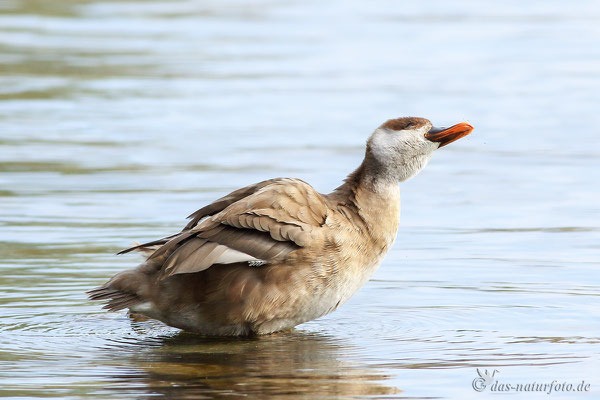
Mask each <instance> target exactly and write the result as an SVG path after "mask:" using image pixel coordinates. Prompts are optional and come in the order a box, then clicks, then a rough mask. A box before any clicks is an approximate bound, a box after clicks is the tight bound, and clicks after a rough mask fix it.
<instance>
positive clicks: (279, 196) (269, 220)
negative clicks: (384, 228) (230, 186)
mask: <svg viewBox="0 0 600 400" xmlns="http://www.w3.org/2000/svg"><path fill="white" fill-rule="evenodd" d="M327 212H328V208H327V204H326V203H325V200H324V199H323V197H322V196H321V195H320V194H319V193H317V192H316V191H315V190H314V189H313V188H312V187H311V186H310V185H308V184H307V183H305V182H303V181H301V180H298V179H282V178H279V179H272V180H269V181H264V182H261V183H258V184H256V185H252V186H247V187H245V188H242V189H239V190H236V191H234V192H232V193H230V194H229V195H227V196H225V197H222V198H221V199H219V200H217V201H215V202H214V203H212V204H210V205H208V206H206V207H203V208H201V209H199V210H198V211H196V212H195V213H193V214H192V215H191V216H190V218H192V220H191V221H190V223H189V224H188V225H187V226H186V227H185V228H184V230H183V231H182V232H181V233H180V234H178V235H174V236H170V237H167V238H165V239H161V240H158V241H154V242H150V243H152V244H153V245H156V244H162V245H161V246H160V247H159V248H158V249H157V250H156V251H154V253H153V254H152V255H151V256H150V257H149V259H154V260H156V261H159V262H162V270H163V277H168V276H171V275H174V274H184V273H195V272H200V271H203V270H205V269H207V268H210V267H212V266H214V265H218V264H228V263H238V262H254V261H259V262H261V263H262V262H266V263H273V262H275V261H277V260H280V259H283V258H284V257H285V256H286V255H287V254H289V253H290V252H293V251H295V250H298V249H299V248H301V247H306V246H310V245H311V243H312V242H311V240H313V241H315V242H318V241H319V240H318V239H319V235H321V233H320V231H321V230H320V229H319V228H321V227H322V226H323V225H324V223H325V221H326V219H327ZM142 246H143V245H142ZM163 260H164V261H163Z"/></svg>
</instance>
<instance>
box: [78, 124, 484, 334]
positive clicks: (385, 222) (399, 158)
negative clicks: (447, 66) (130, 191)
mask: <svg viewBox="0 0 600 400" xmlns="http://www.w3.org/2000/svg"><path fill="white" fill-rule="evenodd" d="M472 129H473V127H472V126H471V125H469V124H466V123H461V124H458V125H454V126H453V127H451V128H448V129H437V128H433V127H432V125H431V123H430V122H429V121H428V120H426V119H423V118H399V119H393V120H389V121H387V122H386V123H384V124H383V125H382V126H380V127H379V128H378V129H376V130H375V132H374V133H373V134H372V135H371V137H370V138H369V140H368V142H367V150H366V154H365V158H364V161H363V162H362V164H361V165H360V167H358V169H356V170H355V171H354V172H353V173H352V174H350V175H349V176H348V178H346V180H345V183H344V184H343V185H341V186H340V187H338V188H337V189H335V190H334V191H333V192H332V193H330V194H327V195H322V194H319V193H317V192H316V191H315V190H314V189H313V188H312V187H311V186H310V185H308V184H307V183H305V182H303V181H301V180H299V179H288V178H277V179H271V180H267V181H264V182H261V183H258V184H255V185H251V186H247V187H244V188H242V189H238V190H236V191H234V192H232V193H230V194H229V195H227V196H225V197H222V198H221V199H219V200H217V201H215V202H214V203H212V204H209V205H208V206H206V207H203V208H201V209H200V210H198V211H196V212H195V213H193V214H192V215H191V216H190V218H191V219H192V220H191V221H190V222H189V223H188V224H187V226H186V227H185V228H184V230H183V231H182V232H180V233H178V234H175V235H172V236H169V237H167V238H164V239H159V240H156V241H153V242H149V243H145V244H142V245H139V246H135V247H132V248H130V249H127V250H125V251H123V252H122V253H124V252H128V251H131V250H140V251H144V252H147V253H149V255H148V257H147V259H146V261H145V262H144V263H142V264H141V265H140V266H139V267H137V268H136V269H132V270H127V271H124V272H121V273H119V274H117V275H115V276H114V277H113V278H112V279H111V280H109V281H108V282H107V283H106V284H104V285H103V286H101V287H99V288H97V289H94V290H91V291H90V292H89V295H90V298H91V299H93V300H108V304H107V305H106V306H105V307H106V308H108V309H109V310H111V311H116V310H120V309H124V308H130V309H131V310H132V311H134V312H139V313H142V314H145V315H147V316H149V317H151V318H155V319H158V320H161V321H163V322H165V323H167V324H169V325H171V326H174V327H178V328H181V329H185V330H190V331H195V332H199V333H204V334H211V335H247V334H265V333H271V332H275V331H279V330H283V329H288V328H291V327H293V326H295V325H298V324H300V323H302V322H306V321H310V320H312V319H315V318H318V317H320V316H322V315H325V314H328V313H330V312H332V311H333V310H335V309H336V308H337V307H339V306H340V305H341V304H343V303H344V302H345V301H346V300H348V299H349V298H350V296H352V295H353V294H354V293H355V292H356V291H357V290H358V289H359V288H360V287H361V286H362V285H363V284H364V283H365V282H366V281H367V280H368V279H369V277H370V276H371V275H372V273H373V272H374V271H375V269H376V268H377V266H378V265H379V263H380V262H381V260H382V258H383V256H384V255H385V253H386V252H387V251H388V249H389V248H390V246H391V245H392V243H393V241H394V239H395V237H396V232H397V229H398V217H399V214H400V192H399V188H398V182H399V181H404V180H406V179H408V178H410V177H412V176H414V175H415V174H417V173H418V172H419V171H420V170H421V169H422V168H423V167H424V166H425V165H426V164H427V162H428V161H429V159H430V157H431V155H432V153H433V152H434V151H435V150H436V149H437V148H439V147H441V146H445V145H446V144H448V143H450V142H453V141H454V140H457V139H459V138H461V137H463V136H465V135H467V134H469V133H470V132H471V131H472Z"/></svg>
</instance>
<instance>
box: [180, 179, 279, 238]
mask: <svg viewBox="0 0 600 400" xmlns="http://www.w3.org/2000/svg"><path fill="white" fill-rule="evenodd" d="M284 180H285V178H275V179H269V180H266V181H262V182H259V183H255V184H254V185H249V186H246V187H243V188H241V189H238V190H234V191H233V192H231V193H229V194H228V195H226V196H223V197H221V198H220V199H217V200H215V201H213V202H212V203H210V204H209V205H207V206H204V207H202V208H201V209H199V210H197V211H195V212H193V213H192V214H190V215H189V216H188V218H190V222H188V224H187V225H186V226H185V228H183V230H184V231H187V230H189V229H192V228H193V227H195V226H196V225H197V224H198V222H199V221H200V220H201V219H202V218H204V217H207V216H209V215H214V214H216V213H218V212H221V211H223V210H224V209H225V208H226V207H227V206H229V205H231V204H233V203H235V202H236V201H238V200H241V199H243V198H244V197H248V196H250V195H251V194H254V193H256V192H257V191H259V190H260V189H262V188H264V187H265V186H268V185H271V184H273V183H276V182H280V181H284Z"/></svg>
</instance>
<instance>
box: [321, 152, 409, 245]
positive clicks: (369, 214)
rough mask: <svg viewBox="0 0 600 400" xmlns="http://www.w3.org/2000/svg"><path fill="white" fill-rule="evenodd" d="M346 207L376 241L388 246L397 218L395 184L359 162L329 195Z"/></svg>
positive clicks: (367, 162)
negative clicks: (341, 183) (342, 182)
mask: <svg viewBox="0 0 600 400" xmlns="http://www.w3.org/2000/svg"><path fill="white" fill-rule="evenodd" d="M330 196H332V197H333V198H335V199H336V200H337V201H338V203H339V204H340V205H342V206H344V207H348V208H350V209H351V210H352V212H353V213H355V214H356V215H357V216H358V217H359V218H360V220H361V221H362V222H363V223H364V225H365V228H366V229H367V230H368V231H369V233H370V234H371V236H373V237H374V239H376V240H378V241H379V240H381V241H382V242H383V243H385V244H386V246H387V245H391V243H392V242H393V240H394V238H395V236H396V232H397V230H398V220H399V218H400V188H399V186H398V182H397V181H392V180H390V179H388V178H387V177H386V176H381V175H378V174H377V169H376V166H374V165H373V164H370V163H369V160H368V158H365V160H364V161H363V163H362V164H361V165H360V166H359V167H358V168H357V169H356V170H355V171H354V172H352V173H351V174H350V175H348V177H347V178H346V179H345V180H344V184H343V185H341V186H340V187H338V188H337V189H335V191H334V192H333V193H332V194H331V195H330Z"/></svg>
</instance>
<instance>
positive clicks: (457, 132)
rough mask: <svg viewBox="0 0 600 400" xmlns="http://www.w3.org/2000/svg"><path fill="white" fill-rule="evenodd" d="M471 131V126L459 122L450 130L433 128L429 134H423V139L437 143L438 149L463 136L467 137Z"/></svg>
mask: <svg viewBox="0 0 600 400" xmlns="http://www.w3.org/2000/svg"><path fill="white" fill-rule="evenodd" d="M472 131H473V126H471V125H470V124H467V123H466V122H461V123H460V124H456V125H454V126H451V127H450V128H436V127H433V128H431V130H430V131H429V132H427V133H426V134H425V138H426V139H428V140H431V141H432V142H438V143H439V144H440V147H443V146H445V145H447V144H449V143H452V142H454V141H455V140H458V139H460V138H461V137H463V136H467V135H468V134H469V133H471V132H472Z"/></svg>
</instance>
